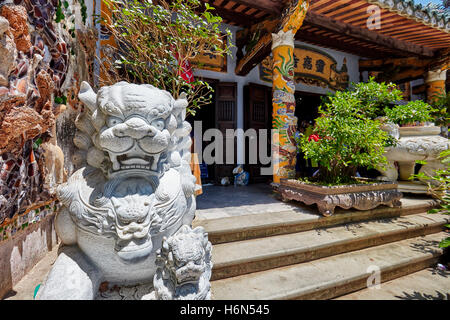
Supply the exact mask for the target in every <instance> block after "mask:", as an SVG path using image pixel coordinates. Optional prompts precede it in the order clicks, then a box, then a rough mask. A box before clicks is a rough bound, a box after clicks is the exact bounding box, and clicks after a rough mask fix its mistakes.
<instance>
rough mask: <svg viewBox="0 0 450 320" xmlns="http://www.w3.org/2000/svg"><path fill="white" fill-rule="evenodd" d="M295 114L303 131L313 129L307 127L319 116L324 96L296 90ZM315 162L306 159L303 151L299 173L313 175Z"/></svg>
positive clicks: (297, 167)
mask: <svg viewBox="0 0 450 320" xmlns="http://www.w3.org/2000/svg"><path fill="white" fill-rule="evenodd" d="M295 103H296V106H295V116H296V117H297V118H298V124H297V128H298V130H299V131H300V132H302V133H305V131H306V133H308V132H309V131H311V130H310V129H309V130H308V129H307V128H308V127H310V126H313V125H314V123H315V121H314V120H315V119H316V118H317V117H319V106H320V104H321V103H322V96H321V95H319V94H312V93H305V92H299V91H297V92H295ZM313 165H314V166H315V164H314V163H311V161H310V160H306V159H305V158H304V157H303V154H302V153H299V154H298V155H297V165H296V169H297V174H299V175H300V176H311V175H312V174H313V172H314V171H315V169H314V168H313Z"/></svg>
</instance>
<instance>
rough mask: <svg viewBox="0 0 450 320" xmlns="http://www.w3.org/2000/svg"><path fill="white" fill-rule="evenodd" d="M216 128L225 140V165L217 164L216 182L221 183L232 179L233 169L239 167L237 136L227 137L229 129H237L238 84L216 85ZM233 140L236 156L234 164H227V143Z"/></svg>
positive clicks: (215, 170) (221, 83)
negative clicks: (223, 179)
mask: <svg viewBox="0 0 450 320" xmlns="http://www.w3.org/2000/svg"><path fill="white" fill-rule="evenodd" d="M215 122H216V126H215V127H216V128H217V129H219V130H220V131H221V132H222V135H223V137H224V140H223V148H224V149H223V162H224V163H223V164H215V166H214V175H215V180H216V181H217V182H220V179H222V178H224V177H230V178H231V177H232V176H233V169H234V168H235V167H236V165H237V154H236V151H237V150H236V138H235V135H234V134H233V135H230V136H226V130H227V129H233V130H236V128H237V85H236V82H219V83H217V84H216V114H215ZM227 139H228V140H233V147H234V156H233V164H227V163H226V159H227V153H226V142H227Z"/></svg>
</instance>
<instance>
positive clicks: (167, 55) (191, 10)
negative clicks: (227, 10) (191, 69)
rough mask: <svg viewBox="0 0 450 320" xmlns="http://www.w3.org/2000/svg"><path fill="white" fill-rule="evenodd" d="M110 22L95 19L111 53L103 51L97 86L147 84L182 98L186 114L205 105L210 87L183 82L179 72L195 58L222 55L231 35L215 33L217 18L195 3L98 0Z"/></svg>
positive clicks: (192, 0)
mask: <svg viewBox="0 0 450 320" xmlns="http://www.w3.org/2000/svg"><path fill="white" fill-rule="evenodd" d="M104 2H105V3H106V4H107V6H108V9H109V10H110V11H111V19H100V22H101V23H102V25H103V28H104V29H105V31H106V33H108V34H109V35H111V37H112V38H113V39H114V40H115V42H116V44H117V48H115V47H112V46H106V47H105V48H102V49H103V53H104V54H103V55H102V57H100V58H99V59H100V60H101V61H100V62H101V63H100V66H101V68H102V69H101V71H102V76H103V79H101V80H103V82H102V84H103V85H107V84H111V83H114V82H117V81H121V80H125V81H128V82H133V83H148V84H151V85H154V86H155V87H158V88H160V89H164V90H167V91H169V92H170V93H171V94H172V95H173V96H174V98H178V97H179V96H180V94H181V93H182V92H185V93H187V96H188V100H189V108H190V109H189V110H188V111H189V112H190V113H195V109H196V108H199V107H200V106H201V105H205V104H208V103H210V101H211V97H212V96H211V92H212V88H211V87H210V86H209V85H208V83H207V82H205V81H202V80H199V79H196V80H194V81H193V82H191V83H190V82H188V81H186V80H185V79H183V77H182V76H181V74H183V73H184V70H183V67H184V66H185V65H186V63H189V62H190V61H192V60H193V59H195V58H196V57H197V56H199V55H205V54H206V55H213V56H223V55H226V54H228V53H229V52H230V46H229V45H228V44H227V43H225V42H226V40H227V39H231V32H230V31H229V30H226V34H225V35H224V34H223V33H222V31H221V30H220V29H219V27H220V24H221V22H222V18H221V17H219V16H216V15H214V14H213V13H212V12H213V10H214V8H212V7H211V6H209V5H208V4H207V3H206V4H204V7H203V4H202V2H201V1H199V0H173V1H166V0H160V1H157V2H156V1H155V4H154V3H152V1H150V0H143V1H140V0H104Z"/></svg>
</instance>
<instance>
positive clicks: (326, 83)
mask: <svg viewBox="0 0 450 320" xmlns="http://www.w3.org/2000/svg"><path fill="white" fill-rule="evenodd" d="M272 61H273V58H272V57H271V56H268V57H267V58H266V59H264V60H263V62H262V63H261V64H260V78H261V80H263V81H267V82H272V63H273V62H272ZM294 72H295V82H296V83H303V84H306V85H311V86H319V87H324V88H326V87H328V88H330V89H332V90H343V89H346V88H347V87H348V84H349V76H348V73H347V65H346V59H345V58H344V62H343V66H342V68H341V69H340V70H337V61H336V60H335V59H334V58H333V57H332V56H330V55H328V54H327V53H325V52H322V51H320V50H317V49H313V48H309V47H305V46H299V45H296V46H295V50H294Z"/></svg>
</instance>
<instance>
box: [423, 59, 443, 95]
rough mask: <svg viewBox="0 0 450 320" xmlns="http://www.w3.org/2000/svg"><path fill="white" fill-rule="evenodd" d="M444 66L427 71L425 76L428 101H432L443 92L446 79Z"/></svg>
mask: <svg viewBox="0 0 450 320" xmlns="http://www.w3.org/2000/svg"><path fill="white" fill-rule="evenodd" d="M446 67H447V66H445V67H443V68H440V69H436V70H432V71H428V73H427V75H426V77H425V84H426V90H427V102H428V103H432V102H433V100H434V99H435V98H436V97H437V96H439V95H441V94H443V93H445V81H446V80H447V70H446Z"/></svg>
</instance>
